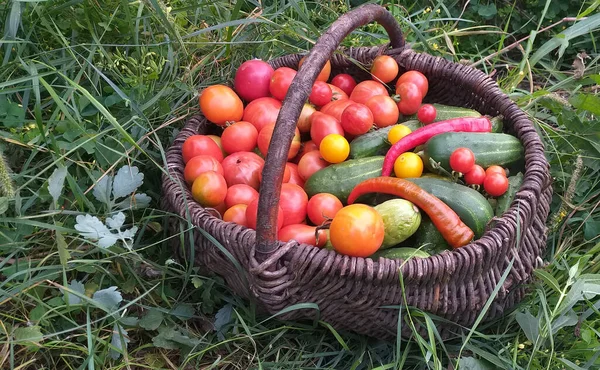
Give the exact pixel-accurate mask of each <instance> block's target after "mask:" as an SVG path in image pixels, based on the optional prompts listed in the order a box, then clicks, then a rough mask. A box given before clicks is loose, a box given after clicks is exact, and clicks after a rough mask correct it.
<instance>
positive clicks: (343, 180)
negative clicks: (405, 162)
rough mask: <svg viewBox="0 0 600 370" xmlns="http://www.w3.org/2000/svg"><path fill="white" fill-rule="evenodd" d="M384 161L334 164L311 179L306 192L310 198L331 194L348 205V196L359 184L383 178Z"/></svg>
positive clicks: (380, 157) (374, 159)
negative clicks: (375, 178) (321, 194)
mask: <svg viewBox="0 0 600 370" xmlns="http://www.w3.org/2000/svg"><path fill="white" fill-rule="evenodd" d="M383 159H384V157H383V156H375V157H369V158H361V159H351V160H348V161H345V162H342V163H338V164H332V165H331V166H328V167H325V168H323V169H321V170H319V171H317V172H315V173H314V174H313V175H312V176H311V177H309V179H308V180H307V181H306V183H304V190H305V191H306V194H308V196H309V198H310V197H312V196H313V195H315V194H318V193H330V194H333V195H335V196H336V197H338V199H339V200H340V201H342V203H344V204H346V203H347V201H348V195H350V192H351V191H352V189H354V187H355V186H356V185H357V184H358V183H360V182H362V181H364V180H367V179H371V178H374V177H379V176H381V168H382V166H383Z"/></svg>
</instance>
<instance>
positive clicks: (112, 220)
mask: <svg viewBox="0 0 600 370" xmlns="http://www.w3.org/2000/svg"><path fill="white" fill-rule="evenodd" d="M123 223H125V215H124V214H123V212H119V213H117V214H116V215H115V216H114V217H107V218H106V225H108V227H110V228H111V229H117V230H118V229H120V228H121V226H123Z"/></svg>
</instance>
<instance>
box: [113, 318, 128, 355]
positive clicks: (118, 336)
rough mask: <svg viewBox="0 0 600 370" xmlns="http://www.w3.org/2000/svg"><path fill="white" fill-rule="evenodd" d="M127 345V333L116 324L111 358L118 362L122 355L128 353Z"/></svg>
mask: <svg viewBox="0 0 600 370" xmlns="http://www.w3.org/2000/svg"><path fill="white" fill-rule="evenodd" d="M127 343H129V338H128V337H127V331H126V330H125V329H123V327H122V326H121V325H119V324H118V323H115V325H114V326H113V333H112V338H111V340H110V345H111V348H110V357H111V358H112V359H113V360H116V359H118V358H119V357H121V354H125V353H126V352H127Z"/></svg>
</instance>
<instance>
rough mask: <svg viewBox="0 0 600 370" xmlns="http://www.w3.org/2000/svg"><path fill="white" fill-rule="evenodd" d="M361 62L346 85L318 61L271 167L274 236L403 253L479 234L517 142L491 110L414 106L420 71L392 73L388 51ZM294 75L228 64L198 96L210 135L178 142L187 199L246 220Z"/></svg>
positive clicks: (350, 250)
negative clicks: (366, 75)
mask: <svg viewBox="0 0 600 370" xmlns="http://www.w3.org/2000/svg"><path fill="white" fill-rule="evenodd" d="M302 61H303V60H302ZM302 61H301V62H302ZM365 67H367V68H370V70H371V77H372V79H369V80H365V81H356V80H355V79H354V77H353V76H350V75H347V74H336V75H332V74H331V67H330V64H329V62H328V63H327V64H326V65H325V67H324V68H323V70H322V71H321V73H320V74H319V75H318V77H317V80H316V81H315V82H314V84H313V87H312V91H311V93H310V95H309V97H308V99H307V101H306V102H305V104H304V106H303V108H302V112H301V114H300V118H299V119H298V122H297V125H296V129H295V133H294V135H293V139H292V142H291V145H290V149H289V152H288V155H287V157H288V162H287V164H286V165H285V171H284V173H283V184H282V188H281V196H280V201H279V206H278V207H279V208H278V219H277V225H276V226H277V230H278V238H279V240H281V241H284V242H287V241H290V240H296V241H297V242H300V243H305V244H310V245H313V246H315V247H316V248H330V249H333V250H335V251H337V252H338V253H341V254H345V255H349V256H355V257H372V258H380V257H383V258H399V259H407V258H426V257H428V256H430V255H431V254H434V253H440V252H442V251H444V250H446V249H453V248H461V247H463V246H465V245H467V244H469V243H470V242H472V241H473V240H475V239H477V238H479V237H481V236H482V235H483V233H484V232H485V229H486V225H487V223H488V222H489V221H490V220H491V218H492V217H493V216H494V214H501V213H502V212H504V211H506V209H508V207H509V206H510V203H511V202H512V199H513V198H514V196H515V193H516V191H517V189H518V185H517V186H513V185H511V188H510V189H511V190H510V191H507V190H508V189H509V183H510V184H516V183H517V182H516V180H515V181H512V180H511V181H509V178H508V177H507V176H508V175H509V174H510V175H511V178H513V177H514V178H516V179H517V178H519V179H520V178H521V177H520V176H521V174H520V173H518V172H519V171H522V169H523V165H524V159H523V147H522V145H521V142H520V141H519V140H518V139H517V138H516V137H514V136H511V135H509V134H508V133H503V132H502V125H501V122H502V119H501V117H488V116H484V115H482V114H480V113H479V112H477V111H475V110H472V109H468V108H463V107H453V106H447V105H443V104H438V103H435V104H423V100H424V99H425V97H426V96H427V93H428V89H429V84H428V80H427V78H426V76H425V75H423V74H422V73H421V72H419V71H407V72H404V73H402V74H401V75H399V74H398V73H399V72H398V71H399V68H398V64H397V63H396V60H395V59H393V58H391V57H389V56H379V57H377V58H376V59H375V60H374V62H373V64H372V65H370V66H365ZM296 73H297V71H296V70H294V69H292V68H288V67H281V68H278V69H275V70H274V69H273V68H272V67H271V66H270V65H269V64H267V63H266V62H263V61H262V60H259V59H253V60H249V61H246V62H244V63H243V64H242V65H241V66H240V67H239V68H238V70H237V72H236V75H235V78H234V81H233V87H229V86H226V85H213V86H209V87H206V88H205V89H203V90H202V91H201V93H200V98H199V103H200V110H201V112H202V114H203V115H204V116H205V117H206V119H207V120H209V121H210V122H212V123H214V124H215V126H216V127H215V129H216V131H217V132H218V134H217V135H192V136H190V137H189V138H188V139H187V140H186V141H185V143H184V145H183V149H182V160H183V161H184V163H185V171H184V177H185V181H186V183H187V185H188V186H189V188H190V190H191V194H192V197H193V199H194V200H195V201H196V202H198V203H199V204H200V205H201V206H203V207H207V208H212V209H214V210H216V211H218V213H219V214H220V215H221V217H222V219H223V221H226V222H232V223H236V224H239V225H242V226H245V227H250V228H255V227H256V218H257V209H258V196H259V193H258V191H259V189H260V183H261V181H262V169H263V166H264V163H265V162H264V157H265V155H266V154H267V151H268V148H269V145H270V142H271V137H272V135H273V130H274V128H275V124H276V119H277V116H278V113H279V110H280V109H281V106H282V102H283V99H284V98H285V96H286V94H287V91H288V89H289V87H290V84H291V82H292V80H293V79H294V77H295V75H296ZM392 89H393V90H392ZM390 93H392V94H390ZM513 173H514V174H513ZM498 197H500V199H501V201H500V202H498V201H496V199H494V198H498ZM497 204H501V205H500V206H499V208H498V206H496V205H497ZM495 207H496V208H495Z"/></svg>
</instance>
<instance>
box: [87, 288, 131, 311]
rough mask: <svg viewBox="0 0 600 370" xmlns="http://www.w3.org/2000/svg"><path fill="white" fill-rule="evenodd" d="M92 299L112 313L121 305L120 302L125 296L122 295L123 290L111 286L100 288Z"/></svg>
mask: <svg viewBox="0 0 600 370" xmlns="http://www.w3.org/2000/svg"><path fill="white" fill-rule="evenodd" d="M92 299H93V300H94V302H96V303H97V304H98V306H99V307H100V308H102V309H103V310H104V311H106V312H109V313H110V312H112V311H113V310H114V309H116V308H117V307H118V306H119V303H121V301H122V300H123V296H121V292H118V291H117V287H116V286H111V287H108V288H106V289H101V290H98V291H97V292H96V293H94V295H93V296H92Z"/></svg>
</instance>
